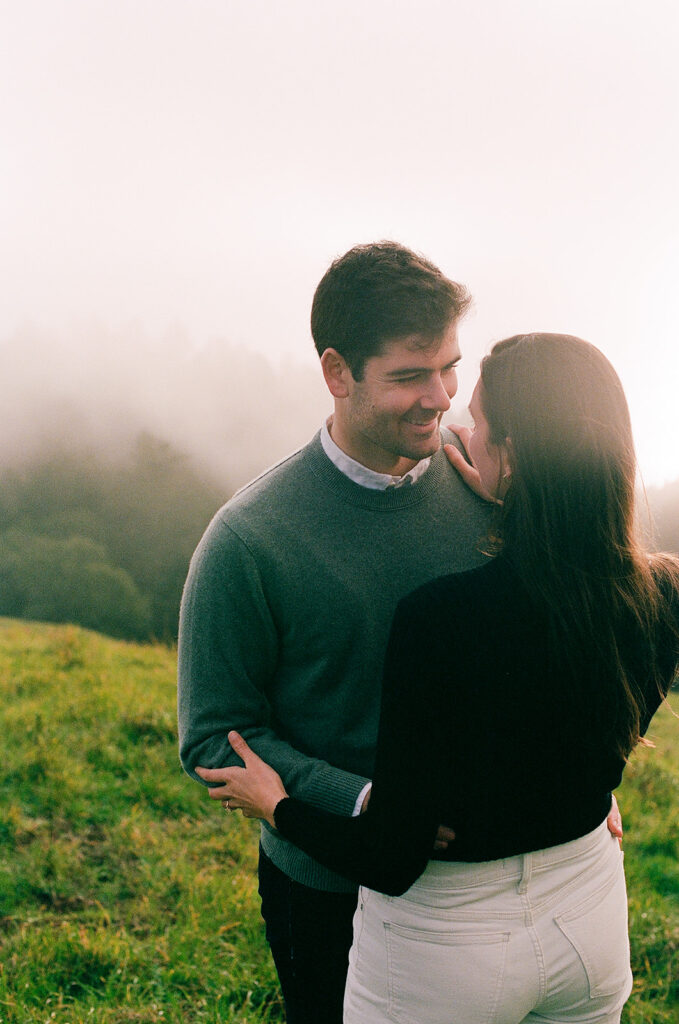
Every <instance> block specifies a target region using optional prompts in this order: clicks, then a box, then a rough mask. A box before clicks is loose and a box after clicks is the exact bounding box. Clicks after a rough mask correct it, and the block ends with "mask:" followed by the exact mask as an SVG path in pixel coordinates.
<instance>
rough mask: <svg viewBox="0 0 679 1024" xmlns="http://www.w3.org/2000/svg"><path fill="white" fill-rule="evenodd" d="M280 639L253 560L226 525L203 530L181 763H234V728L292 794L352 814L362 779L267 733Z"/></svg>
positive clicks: (189, 610)
mask: <svg viewBox="0 0 679 1024" xmlns="http://www.w3.org/2000/svg"><path fill="white" fill-rule="evenodd" d="M278 657H279V635H278V630H277V627H276V622H275V620H274V615H273V614H272V610H271V608H270V607H269V604H268V602H267V600H266V595H265V593H264V588H263V585H262V580H261V578H260V573H259V570H258V566H257V564H256V560H255V558H254V557H253V556H252V554H251V553H250V551H248V549H247V547H246V546H245V545H244V544H243V542H242V541H241V540H240V538H239V537H238V536H237V535H236V534H234V533H233V531H232V530H231V529H230V528H229V526H228V524H227V523H226V522H224V520H223V519H221V518H219V517H217V518H216V519H215V520H214V521H213V523H212V524H211V526H210V527H209V529H208V531H207V533H206V535H205V537H204V538H203V540H202V541H201V544H200V545H199V547H198V549H197V551H196V553H195V555H194V557H193V559H192V562H191V568H190V570H189V576H188V579H187V582H186V586H185V589H184V595H183V598H182V609H181V616H180V626H179V650H178V718H179V742H180V757H181V760H182V764H183V766H184V768H185V770H186V771H187V772H188V773H189V774H190V775H191V776H192V777H193V778H194V779H197V780H198V781H202V780H200V779H199V777H198V776H197V775H196V773H195V771H194V769H195V767H196V766H197V765H202V766H204V767H208V768H217V767H226V766H229V765H239V764H240V759H239V758H238V757H237V756H236V755H235V754H234V753H233V751H232V750H231V747H230V745H229V743H228V740H227V735H228V732H229V731H230V730H231V729H235V730H237V731H238V732H239V733H241V735H243V737H244V738H245V739H246V740H247V742H248V743H249V744H250V746H251V747H252V749H253V750H254V751H255V752H256V753H257V754H258V755H259V756H260V757H261V758H263V759H264V760H265V761H266V762H267V763H269V764H271V765H272V767H273V768H275V770H276V771H277V772H278V774H279V775H280V776H281V778H282V779H283V782H284V784H285V786H286V789H287V790H288V792H289V793H290V794H291V795H295V796H297V797H299V798H300V799H303V800H306V801H307V802H309V803H311V804H314V805H315V806H317V807H322V808H324V809H325V810H329V811H332V812H334V813H335V814H346V815H350V814H351V813H352V812H353V810H354V806H355V804H356V800H357V798H358V795H359V793H360V792H361V790H362V788H363V787H364V785H365V783H366V782H367V781H368V780H367V779H365V778H363V777H362V776H357V775H354V774H353V773H351V772H347V771H343V770H342V769H339V768H334V767H332V766H331V765H329V764H328V763H327V762H326V761H324V760H322V759H319V758H315V757H309V756H307V755H305V754H303V753H301V752H300V751H298V750H296V749H294V748H293V747H292V746H291V745H290V744H289V743H287V742H285V740H283V739H281V738H280V737H279V736H278V735H277V734H276V733H275V731H274V730H273V729H272V728H271V725H270V720H271V709H270V705H269V702H268V700H267V696H266V694H267V690H268V687H269V684H270V682H271V680H272V679H274V677H275V671H276V665H277V662H278Z"/></svg>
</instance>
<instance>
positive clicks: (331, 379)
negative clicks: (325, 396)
mask: <svg viewBox="0 0 679 1024" xmlns="http://www.w3.org/2000/svg"><path fill="white" fill-rule="evenodd" d="M321 369H322V371H323V376H324V377H325V383H326V384H327V385H328V390H329V391H330V394H331V395H332V397H333V398H347V397H348V395H349V394H350V393H351V383H352V381H353V379H354V378H353V376H352V373H351V370H350V369H349V366H348V364H347V361H346V359H345V358H344V356H342V355H340V353H339V352H338V351H337V349H334V348H326V350H325V351H324V353H323V355H322V356H321Z"/></svg>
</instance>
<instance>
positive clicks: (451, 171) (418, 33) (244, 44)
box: [0, 0, 679, 483]
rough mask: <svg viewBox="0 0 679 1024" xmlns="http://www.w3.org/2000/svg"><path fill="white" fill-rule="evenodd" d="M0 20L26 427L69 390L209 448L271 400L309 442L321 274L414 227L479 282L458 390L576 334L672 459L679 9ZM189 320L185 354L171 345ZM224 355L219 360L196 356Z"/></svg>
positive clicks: (609, 6)
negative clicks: (533, 338)
mask: <svg viewBox="0 0 679 1024" xmlns="http://www.w3.org/2000/svg"><path fill="white" fill-rule="evenodd" d="M0 17H1V21H2V23H1V25H0V48H1V52H0V57H1V58H2V59H1V60H0V97H1V99H0V132H1V136H0V137H2V139H3V146H2V151H1V153H0V180H1V184H2V187H1V188H0V272H1V273H2V280H3V299H2V303H1V304H0V348H1V349H2V352H3V363H4V372H3V377H2V382H0V388H2V392H3V394H2V399H3V417H4V418H5V420H6V421H7V429H8V431H9V435H14V434H18V433H19V432H20V429H19V428H20V424H21V423H23V422H24V421H25V419H26V417H28V418H29V419H31V418H32V413H33V411H34V410H36V412H37V411H38V410H39V411H40V414H41V416H42V418H43V419H44V420H46V421H47V424H48V427H47V429H48V430H49V420H50V414H48V410H49V409H53V410H55V412H54V415H55V416H56V415H57V413H56V407H57V405H58V404H59V402H60V401H61V402H62V405H61V408H62V413H63V415H62V419H63V417H64V416H66V413H65V412H64V409H65V405H64V400H63V395H62V392H63V391H64V389H65V390H66V391H67V392H68V395H69V396H70V397H69V402H70V406H71V407H72V406H73V404H74V403H76V400H77V401H79V403H80V405H81V406H82V408H83V409H86V410H87V417H89V422H90V429H91V430H92V431H93V432H94V433H96V432H97V431H99V432H104V433H106V431H108V430H112V429H113V428H112V426H106V425H105V422H104V421H105V420H106V423H108V424H111V423H113V422H114V421H115V419H116V416H118V417H119V420H120V421H121V422H122V421H125V418H126V417H127V420H128V422H131V421H132V419H134V418H135V416H137V415H139V417H141V418H144V419H147V420H148V421H149V425H150V426H152V425H153V424H154V423H155V424H158V425H159V428H160V426H162V427H163V429H166V428H167V430H172V431H174V435H172V436H170V439H171V440H175V435H176V437H179V436H180V435H183V436H185V437H186V438H187V447H189V448H191V447H194V446H195V447H200V445H201V444H207V443H208V439H210V440H212V439H217V441H218V443H219V440H218V439H219V438H220V435H222V436H224V435H234V434H236V435H237V433H238V430H240V431H241V433H242V434H243V435H247V436H250V435H252V434H256V433H257V432H258V431H265V430H267V429H268V426H269V420H270V412H269V410H270V409H271V408H273V410H274V413H275V415H276V416H277V418H278V422H279V424H280V433H281V435H282V439H283V440H284V441H285V442H286V443H289V444H290V446H291V447H294V446H296V445H297V444H298V443H302V442H303V441H304V440H305V438H306V436H308V434H309V433H310V432H311V430H313V429H315V427H316V425H317V422H318V419H319V417H320V415H321V414H322V411H325V409H326V408H327V402H326V399H325V396H324V394H323V391H322V385H321V383H320V378H319V376H318V370H317V367H316V365H315V360H316V356H315V353H314V352H313V348H312V345H311V341H310V338H309V328H308V315H309V307H310V303H311V297H312V295H313V290H314V287H315V285H316V283H317V281H318V280H319V278H320V277H321V275H322V273H323V272H324V270H325V269H326V266H327V265H328V263H329V262H330V260H331V259H332V258H334V257H335V256H336V255H338V254H340V253H341V252H343V251H344V250H346V249H347V248H348V247H349V246H351V245H353V244H355V243H357V242H364V241H369V240H373V239H378V238H395V239H397V240H399V241H402V242H403V243H405V244H406V245H410V246H411V247H413V248H415V249H417V250H418V251H422V252H424V253H425V254H426V255H427V256H429V257H430V258H431V259H433V260H434V261H435V262H436V263H438V264H439V265H440V266H441V268H442V269H443V270H444V271H445V272H446V273H447V274H449V275H450V276H451V277H454V278H456V279H458V280H461V281H463V282H464V283H465V284H467V285H468V287H469V288H470V290H471V291H472V293H473V295H474V298H475V310H474V314H473V316H472V317H471V318H470V319H469V321H468V322H467V324H466V325H465V327H464V328H463V331H462V334H461V342H462V348H463V356H464V360H463V369H462V371H461V393H464V392H465V391H466V392H467V394H468V393H469V391H470V390H471V387H472V385H473V380H474V377H475V372H476V369H477V367H478V360H479V358H480V357H481V356H482V355H483V354H484V352H485V351H487V349H488V347H489V346H490V344H491V343H492V341H493V340H497V339H498V338H500V337H504V336H507V335H509V334H512V333H515V332H516V331H526V330H553V331H567V332H569V333H574V334H579V335H581V336H583V337H585V338H587V339H588V340H590V341H592V342H594V343H595V344H597V345H599V347H601V348H602V349H603V350H604V351H605V352H606V354H607V355H608V356H609V357H610V358H611V360H612V361H613V363H614V365H615V366H616V368H617V369H618V370H619V372H620V374H621V377H622V379H623V383H624V385H625V387H626V390H627V393H628V397H629V400H630V405H631V408H632V416H633V422H634V426H635V434H636V438H637V446H638V450H639V455H640V461H641V465H642V469H643V473H644V477H645V479H646V482H647V483H659V482H662V481H663V480H665V479H674V478H677V477H679V455H678V454H677V445H676V438H677V436H678V435H679V403H677V402H676V399H675V392H676V387H677V383H678V382H679V345H677V334H678V333H679V290H678V289H677V286H676V282H677V279H678V275H679V210H678V205H677V201H676V183H677V180H679V138H678V135H679V126H678V121H677V117H678V115H677V111H678V110H679V104H678V102H677V101H678V99H679V62H677V60H676V54H677V52H679V13H678V11H677V7H676V4H675V3H674V2H671V0H648V2H645V3H642V2H631V3H624V2H619V0H618V2H612V0H570V2H569V3H568V4H565V3H563V4H562V3H561V2H558V0H554V2H546V3H545V2H543V0H516V2H515V3H512V4H506V3H504V2H503V0H489V2H487V3H483V4H471V3H459V4H458V3H455V4H451V3H449V2H448V0H420V2H415V0H412V2H406V0H368V2H365V0H364V2H359V0H346V2H345V3H344V4H343V5H342V6H341V7H338V6H337V5H325V4H322V3H318V2H314V0H289V2H288V3H286V4H279V3H277V2H275V0H251V2H249V3H242V2H240V0H192V2H189V0H165V2H163V3H160V0H134V2H133V0H117V2H115V3H114V2H112V0H68V2H66V3H63V4H54V3H52V2H51V0H22V3H21V4H14V3H9V2H6V0H4V2H0ZM83 325H89V326H88V327H85V326H83ZM95 325H96V326H95ZM130 325H133V326H130ZM28 336H31V337H38V336H39V337H41V338H43V339H50V341H49V343H47V342H46V341H45V342H44V345H45V348H46V350H50V348H51V351H50V352H49V355H45V354H44V353H43V355H42V356H40V357H39V356H37V355H35V347H34V346H33V347H32V346H31V344H26V345H24V348H23V349H22V348H21V347H20V346H18V345H17V343H16V341H17V338H21V337H24V338H25V337H28ZM173 337H174V338H175V342H174V345H175V349H177V351H178V350H179V349H181V350H182V352H183V355H181V357H179V356H178V359H179V364H181V361H182V359H183V360H184V361H185V367H184V372H183V373H182V372H180V371H179V370H176V371H175V370H173V371H172V372H171V371H170V370H168V369H167V367H165V369H163V368H162V367H163V359H162V357H161V358H158V359H157V360H156V358H154V356H153V354H152V353H153V350H154V346H157V347H160V348H161V349H162V347H163V346H164V345H165V346H167V345H169V346H170V347H171V339H172V338H173ZM140 338H143V339H145V340H144V341H143V343H141V342H140V341H139V339H140ZM178 338H181V339H183V340H182V341H181V343H180V342H178V341H177V340H176V339H178ZM219 339H227V343H223V344H221V350H220V353H219V355H217V354H216V349H215V347H214V346H219V344H220V343H219ZM38 347H39V346H38ZM147 349H148V353H147ZM184 349H185V351H184ZM121 352H123V355H121V354H120V353H121ZM207 352H212V355H211V356H210V359H212V360H214V361H216V363H218V369H219V373H218V374H217V373H216V371H215V366H213V368H212V372H206V371H204V370H201V371H200V372H199V371H198V369H195V367H197V366H198V365H202V366H203V367H205V366H206V365H207V364H208V362H209V360H208V357H207V356H206V355H205V353H207ZM8 353H11V355H9V356H8ZM32 353H33V354H32ZM192 353H193V355H192ZM196 353H197V355H196ZM257 353H260V354H264V355H265V356H266V359H267V362H266V363H262V361H261V360H259V361H258V360H257V359H256V354H257ZM156 354H157V353H156ZM135 355H137V356H138V358H139V363H138V372H135V369H134V367H135V363H134V358H133V357H134V356H135ZM192 359H194V360H196V361H195V362H192ZM7 360H9V361H7ZM187 361H188V362H187ZM169 363H172V360H169ZM172 365H174V364H172ZM293 366H295V367H296V369H294V370H293V369H292V367H293ZM123 367H125V370H124V371H123ZM187 367H191V369H187ZM163 373H165V374H166V377H167V378H168V379H165V378H163ZM201 373H202V374H203V376H202V377H201ZM297 373H299V374H300V375H301V376H300V377H299V380H298V379H297V377H296V375H297ZM125 375H126V377H127V379H126V380H125V382H124V383H123V382H122V377H124V376H125ZM64 376H66V377H67V378H68V381H67V383H68V386H66V383H65V382H64V380H63V379H62V378H63V377H64ZM216 377H218V378H219V380H221V381H223V389H224V396H225V400H224V403H223V408H222V409H221V412H220V406H219V401H218V398H217V396H216V392H217V391H218V388H217V384H216V382H215V378H216ZM19 379H20V380H21V381H22V386H21V388H19V389H16V388H14V389H13V388H12V386H11V382H12V380H15V381H16V380H19ZM201 380H202V383H200V381H201ZM236 381H237V382H238V385H237V387H236V386H235V385H234V382H236ZM283 381H285V382H286V383H285V384H284V383H283ZM201 388H202V389H204V392H203V398H202V400H201V398H200V397H197V396H198V395H199V392H200V390H201ZM22 389H23V390H22ZM291 392H292V394H291ZM60 396H61V397H60ZM95 396H96V400H95ZM227 396H228V397H227ZM236 396H237V397H236ZM69 402H67V403H66V405H69ZM286 403H288V413H287V415H286V412H285V409H286ZM97 409H98V410H99V413H97ZM208 410H209V411H208ZM307 411H308V415H307ZM220 416H221V419H220ZM98 417H99V418H98ZM312 421H313V422H312ZM286 431H287V433H286ZM293 435H294V440H293ZM7 436H8V434H5V437H7Z"/></svg>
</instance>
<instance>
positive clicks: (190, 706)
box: [178, 434, 489, 892]
mask: <svg viewBox="0 0 679 1024" xmlns="http://www.w3.org/2000/svg"><path fill="white" fill-rule="evenodd" d="M488 514H489V510H488V507H487V506H486V505H485V504H484V503H483V502H481V501H480V500H479V499H478V498H476V497H475V496H474V495H473V494H472V493H471V492H470V491H469V490H468V489H467V488H466V487H465V486H464V484H462V482H461V481H460V479H459V477H458V475H457V473H456V472H455V471H454V470H453V469H452V468H451V467H450V465H449V464H448V460H447V459H446V456H445V454H444V453H443V452H442V451H439V452H437V453H436V454H435V455H434V457H433V458H432V462H431V465H430V467H429V469H428V470H427V472H426V473H424V474H423V476H422V477H421V478H420V479H419V480H418V481H417V482H416V483H415V484H410V485H408V484H406V485H404V486H402V487H399V488H394V489H389V490H386V491H374V490H369V489H367V488H365V487H361V486H359V485H357V484H355V483H353V482H352V481H351V480H349V479H348V478H347V477H346V476H345V475H344V474H343V473H341V472H340V471H339V470H338V469H337V468H336V467H335V466H334V465H333V464H332V462H331V461H330V460H329V459H328V457H327V456H326V454H325V453H324V451H323V449H322V446H321V443H320V435H318V434H317V435H316V436H315V437H314V438H313V440H312V441H311V442H310V443H309V444H308V445H306V447H304V448H302V449H301V450H300V451H299V452H296V453H295V454H293V455H291V456H290V457H289V458H287V459H286V460H284V461H283V462H281V463H279V464H278V465H276V466H274V467H273V468H272V469H270V470H268V471H267V472H266V473H264V474H263V475H262V476H260V477H258V478H257V479H256V480H254V481H253V482H252V483H250V484H248V485H247V486H246V487H245V488H243V489H242V490H241V491H239V492H238V493H237V494H236V495H235V496H234V497H233V498H232V499H231V500H230V501H229V502H227V504H226V505H225V506H224V507H223V508H222V509H221V510H220V511H219V512H218V513H217V515H216V516H215V517H214V519H213V521H212V523H211V524H210V526H209V527H208V529H207V531H206V533H205V535H204V537H203V539H202V541H201V542H200V544H199V546H198V548H197V550H196V552H195V554H194V557H193V559H192V562H191V567H190V570H189V575H188V579H187V582H186V587H185V590H184V597H183V601H182V611H181V617H180V628H179V689H178V710H179V741H180V755H181V759H182V763H183V765H184V767H185V769H186V770H187V771H188V772H189V773H190V774H193V769H194V768H195V766H196V765H202V766H204V767H208V768H210V767H222V766H225V765H232V764H240V760H239V759H238V758H236V757H235V755H234V754H233V752H232V751H231V748H230V746H229V744H228V743H227V740H226V736H227V733H228V731H229V730H230V729H237V730H238V731H239V732H240V733H241V734H242V735H243V736H244V737H245V739H246V740H247V741H248V743H249V744H250V745H251V746H252V748H253V749H254V750H255V751H256V753H258V754H259V755H260V756H261V757H262V758H264V760H265V761H267V762H268V763H269V764H271V765H272V766H273V767H274V768H275V769H276V771H277V772H278V773H279V774H280V775H281V777H282V779H283V782H284V784H285V786H286V789H287V790H288V792H289V793H290V794H291V796H295V797H298V798H299V799H300V800H305V801H307V802H309V803H311V804H313V805H315V806H316V807H320V808H323V809H325V810H327V811H332V812H334V813H335V814H343V815H351V814H352V812H353V809H354V805H355V803H356V799H357V797H358V794H359V793H360V791H361V789H362V788H363V786H364V785H365V783H366V782H367V781H368V780H369V779H370V778H371V777H372V772H373V762H374V754H375V742H376V736H377V726H378V719H379V709H380V683H381V677H382V663H383V660H384V654H385V649H386V644H387V638H388V635H389V627H390V624H391V619H392V616H393V614H394V610H395V608H396V604H397V603H398V601H399V600H400V599H401V598H402V597H403V596H404V595H405V594H407V593H408V592H410V591H411V590H413V589H414V588H415V587H417V586H419V585H420V584H422V583H424V582H426V581H427V580H430V579H432V578H433V577H435V576H438V575H441V574H443V573H451V572H458V571H461V570H464V569H468V568H471V567H473V566H475V565H479V564H480V563H481V562H482V561H483V560H484V556H483V555H482V554H481V553H480V551H479V542H480V541H481V540H482V538H483V537H484V535H485V531H486V527H487V521H488ZM422 644H423V656H424V655H425V653H426V644H427V639H426V637H423V638H422ZM404 757H406V758H407V757H408V752H407V751H404ZM193 777H194V778H197V776H195V775H194V776H193ZM198 781H200V780H198ZM262 846H263V849H264V851H265V852H266V854H267V855H268V856H269V857H270V858H271V860H272V861H273V862H274V864H276V865H277V866H278V867H279V868H280V869H281V870H282V871H284V872H285V873H286V874H288V875H289V876H290V877H291V878H293V879H294V880H295V881H298V882H301V883H303V884H305V885H308V886H311V887H313V888H317V889H325V890H329V891H335V892H342V891H351V889H352V888H353V885H352V883H351V882H349V881H347V880H346V879H344V878H342V877H341V876H339V875H337V874H335V873H333V872H332V871H330V870H328V869H326V868H324V867H322V866H321V865H320V864H319V863H318V862H317V861H315V860H312V858H311V857H309V856H307V855H306V854H304V853H302V851H301V850H299V849H298V848H297V847H295V846H293V845H292V844H291V843H289V842H288V841H287V840H285V839H283V838H282V837H281V836H280V835H279V834H278V833H277V832H275V831H274V830H272V829H270V828H269V827H268V826H266V825H264V826H263V830H262Z"/></svg>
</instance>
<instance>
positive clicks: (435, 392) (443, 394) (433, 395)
mask: <svg viewBox="0 0 679 1024" xmlns="http://www.w3.org/2000/svg"><path fill="white" fill-rule="evenodd" d="M446 383H447V385H448V386H447V387H446V385H445V384H444V382H443V379H442V378H441V377H440V376H437V377H433V378H432V380H431V381H430V383H429V387H428V388H427V391H426V394H424V395H423V396H422V398H421V399H420V405H421V406H422V408H423V409H437V410H438V411H439V412H447V411H448V409H450V399H451V398H452V397H453V395H454V394H455V392H456V391H457V382H456V383H455V384H454V385H453V387H452V388H451V381H450V380H448V381H447V382H446Z"/></svg>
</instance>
